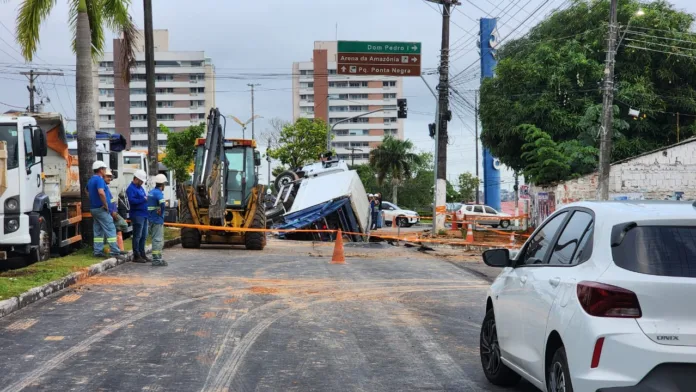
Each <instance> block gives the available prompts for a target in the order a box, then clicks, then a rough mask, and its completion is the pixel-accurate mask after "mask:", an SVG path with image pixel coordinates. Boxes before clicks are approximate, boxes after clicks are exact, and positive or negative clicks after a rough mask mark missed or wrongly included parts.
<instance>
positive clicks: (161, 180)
mask: <svg viewBox="0 0 696 392" xmlns="http://www.w3.org/2000/svg"><path fill="white" fill-rule="evenodd" d="M166 184H167V176H165V175H164V174H158V175H156V176H155V188H154V189H153V190H151V191H150V193H148V194H147V210H148V214H149V216H148V221H149V223H150V235H152V265H153V266H155V267H162V266H165V265H167V262H166V261H164V260H162V249H163V248H164V208H165V204H166V201H165V200H164V193H162V191H163V190H164V186H165V185H166Z"/></svg>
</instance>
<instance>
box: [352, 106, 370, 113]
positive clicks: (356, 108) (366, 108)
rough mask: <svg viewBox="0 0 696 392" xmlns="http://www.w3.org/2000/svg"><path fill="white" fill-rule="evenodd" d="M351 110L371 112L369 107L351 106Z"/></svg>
mask: <svg viewBox="0 0 696 392" xmlns="http://www.w3.org/2000/svg"><path fill="white" fill-rule="evenodd" d="M349 108H350V109H348V110H349V111H351V112H366V111H368V110H370V107H369V106H349Z"/></svg>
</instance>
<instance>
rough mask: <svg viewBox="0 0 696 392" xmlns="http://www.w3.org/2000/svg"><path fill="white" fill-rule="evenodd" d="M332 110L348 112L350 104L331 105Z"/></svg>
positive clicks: (330, 109)
mask: <svg viewBox="0 0 696 392" xmlns="http://www.w3.org/2000/svg"><path fill="white" fill-rule="evenodd" d="M329 111H330V112H347V111H348V106H329Z"/></svg>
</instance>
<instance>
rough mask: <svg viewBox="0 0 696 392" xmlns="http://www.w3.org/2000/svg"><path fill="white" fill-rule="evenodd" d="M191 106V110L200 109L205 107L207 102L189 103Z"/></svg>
mask: <svg viewBox="0 0 696 392" xmlns="http://www.w3.org/2000/svg"><path fill="white" fill-rule="evenodd" d="M189 105H190V106H191V109H198V107H200V106H205V101H200V100H197V101H189Z"/></svg>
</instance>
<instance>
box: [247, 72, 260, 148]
mask: <svg viewBox="0 0 696 392" xmlns="http://www.w3.org/2000/svg"><path fill="white" fill-rule="evenodd" d="M247 86H249V87H251V138H252V139H254V135H255V134H254V123H255V122H256V121H255V119H256V116H254V87H255V86H260V84H258V83H257V84H254V83H249V84H247Z"/></svg>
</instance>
